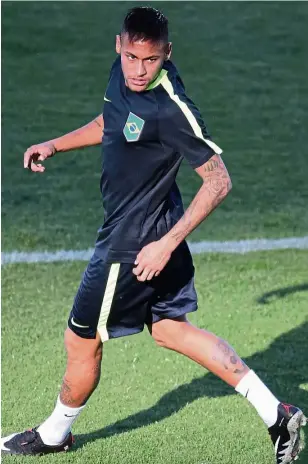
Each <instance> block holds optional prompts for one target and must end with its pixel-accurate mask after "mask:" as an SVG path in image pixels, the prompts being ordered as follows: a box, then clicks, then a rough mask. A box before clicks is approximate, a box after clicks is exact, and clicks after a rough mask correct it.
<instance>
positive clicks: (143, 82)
mask: <svg viewBox="0 0 308 464" xmlns="http://www.w3.org/2000/svg"><path fill="white" fill-rule="evenodd" d="M130 81H131V83H132V84H134V85H136V86H137V87H144V86H145V85H147V84H148V81H147V79H135V78H133V77H132V78H131V79H130Z"/></svg>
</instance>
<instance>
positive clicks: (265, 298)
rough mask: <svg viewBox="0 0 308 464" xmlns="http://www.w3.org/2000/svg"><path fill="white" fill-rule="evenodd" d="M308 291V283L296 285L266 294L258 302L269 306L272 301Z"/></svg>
mask: <svg viewBox="0 0 308 464" xmlns="http://www.w3.org/2000/svg"><path fill="white" fill-rule="evenodd" d="M307 290H308V283H307V284H302V285H294V286H293V287H285V288H278V289H277V290H272V291H271V292H267V293H264V294H263V295H262V296H261V297H260V298H258V299H257V302H258V303H260V304H263V305H265V304H268V303H270V302H271V300H272V299H274V298H275V299H276V298H284V297H285V296H288V295H291V294H292V293H297V292H304V291H307Z"/></svg>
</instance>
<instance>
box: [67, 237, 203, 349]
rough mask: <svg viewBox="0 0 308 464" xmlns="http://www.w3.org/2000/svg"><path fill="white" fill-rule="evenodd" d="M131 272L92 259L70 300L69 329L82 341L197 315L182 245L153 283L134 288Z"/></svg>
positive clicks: (191, 273) (125, 267)
mask: <svg viewBox="0 0 308 464" xmlns="http://www.w3.org/2000/svg"><path fill="white" fill-rule="evenodd" d="M134 267H135V265H134V264H128V263H113V264H110V263H106V262H105V261H103V260H102V259H101V258H99V257H98V256H97V255H96V254H95V253H94V255H93V256H92V258H91V260H90V262H89V264H88V266H87V268H86V270H85V272H84V275H83V279H82V281H81V284H80V287H79V289H78V292H77V295H76V297H75V301H74V305H73V309H72V311H71V313H70V316H69V320H68V326H69V328H70V329H71V330H72V331H73V332H75V333H76V334H77V335H79V336H80V337H83V338H95V337H96V333H97V332H99V334H100V337H101V339H102V341H103V342H104V341H106V340H109V339H110V338H117V337H123V336H125V335H132V334H136V333H138V332H142V330H143V328H144V325H145V324H148V325H149V324H153V323H155V322H157V321H159V320H161V319H173V318H177V317H179V316H182V315H183V314H186V313H189V312H192V311H195V310H196V309H197V295H196V291H195V287H194V266H193V262H192V257H191V254H190V252H189V249H188V246H187V244H186V242H183V243H182V244H181V245H180V246H179V247H178V248H176V250H175V251H174V252H173V253H172V255H171V259H170V260H169V262H168V263H167V265H166V267H165V268H164V269H163V270H162V272H161V273H160V275H159V276H157V277H153V279H152V280H149V281H146V282H139V280H137V277H136V276H135V274H133V272H132V271H133V269H134Z"/></svg>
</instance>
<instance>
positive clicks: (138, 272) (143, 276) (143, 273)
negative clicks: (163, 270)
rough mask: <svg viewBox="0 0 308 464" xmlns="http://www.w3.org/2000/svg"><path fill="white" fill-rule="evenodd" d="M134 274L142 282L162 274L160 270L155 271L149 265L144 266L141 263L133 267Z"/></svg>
mask: <svg viewBox="0 0 308 464" xmlns="http://www.w3.org/2000/svg"><path fill="white" fill-rule="evenodd" d="M133 274H135V276H137V279H138V280H139V281H140V282H145V281H146V280H151V279H153V277H157V276H158V275H159V274H160V271H155V270H153V269H150V268H148V267H146V268H144V269H143V267H142V266H141V265H140V264H139V265H138V266H137V267H135V268H134V269H133Z"/></svg>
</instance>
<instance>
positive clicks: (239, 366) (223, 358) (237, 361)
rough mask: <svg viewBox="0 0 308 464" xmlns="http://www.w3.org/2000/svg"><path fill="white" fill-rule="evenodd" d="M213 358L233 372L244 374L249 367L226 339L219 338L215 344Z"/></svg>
mask: <svg viewBox="0 0 308 464" xmlns="http://www.w3.org/2000/svg"><path fill="white" fill-rule="evenodd" d="M212 359H213V361H217V362H218V363H220V364H222V365H223V366H224V368H225V369H226V370H227V371H231V372H232V373H233V374H242V373H243V372H244V371H245V370H246V369H248V368H247V366H246V364H245V363H244V361H242V359H241V358H240V357H239V356H238V355H237V354H236V352H235V351H234V350H233V348H231V346H230V345H229V344H228V343H227V342H225V341H224V340H219V342H218V343H217V344H216V345H215V350H214V352H213V356H212Z"/></svg>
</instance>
